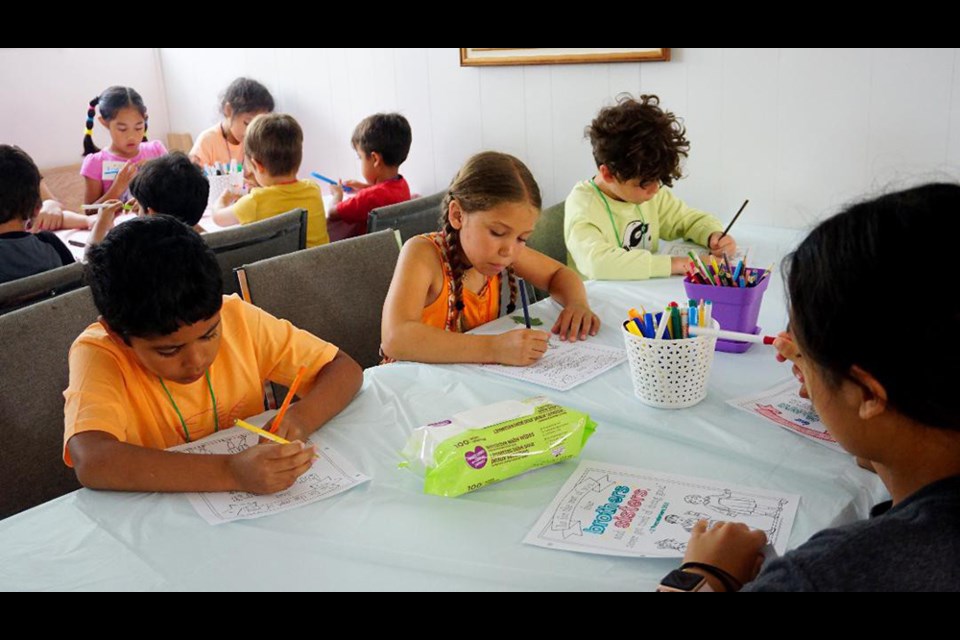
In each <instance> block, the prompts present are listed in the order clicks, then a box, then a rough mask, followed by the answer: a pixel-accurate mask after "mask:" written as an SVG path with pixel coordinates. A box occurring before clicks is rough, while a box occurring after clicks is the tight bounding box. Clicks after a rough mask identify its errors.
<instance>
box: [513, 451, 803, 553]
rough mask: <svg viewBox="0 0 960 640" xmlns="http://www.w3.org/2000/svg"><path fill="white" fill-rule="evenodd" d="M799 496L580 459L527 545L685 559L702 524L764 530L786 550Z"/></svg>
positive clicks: (779, 550) (532, 531)
mask: <svg viewBox="0 0 960 640" xmlns="http://www.w3.org/2000/svg"><path fill="white" fill-rule="evenodd" d="M799 504H800V496H797V495H791V494H785V493H775V492H772V491H764V490H761V489H751V488H747V487H739V486H735V485H731V484H727V483H723V482H718V481H715V480H703V479H700V478H691V477H687V476H678V475H672V474H666V473H660V472H654V471H646V470H644V469H635V468H632V467H625V466H620V465H613V464H607V463H601V462H593V461H589V460H584V461H582V462H581V463H580V465H579V466H578V467H577V469H576V471H574V472H573V474H572V475H571V476H570V478H569V479H568V480H567V482H566V483H564V485H563V487H562V488H561V489H560V492H559V493H558V494H557V496H556V498H554V499H553V502H551V503H550V506H549V507H548V508H547V510H546V511H544V512H543V514H542V515H541V516H540V518H539V520H537V523H536V524H535V525H534V527H533V529H532V530H531V531H530V533H528V534H527V536H526V538H524V542H525V543H527V544H532V545H537V546H540V547H547V548H549V549H562V550H566V551H580V552H583V553H596V554H601V555H612V556H633V557H668V558H672V557H682V556H683V554H684V552H685V551H686V549H687V541H688V540H689V539H690V531H691V530H692V529H693V526H694V525H695V524H696V523H697V521H699V520H707V521H708V522H710V523H713V522H716V521H719V520H728V521H729V520H732V521H736V522H743V523H744V524H747V525H748V526H750V527H751V528H754V529H762V530H763V531H765V532H766V534H767V539H768V541H769V542H770V544H771V545H772V546H773V547H774V549H776V551H777V552H778V553H780V554H783V553H784V552H785V551H786V548H787V539H788V538H789V536H790V530H791V529H792V528H793V520H794V518H795V517H796V513H797V507H798V506H799Z"/></svg>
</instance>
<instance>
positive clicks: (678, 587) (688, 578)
mask: <svg viewBox="0 0 960 640" xmlns="http://www.w3.org/2000/svg"><path fill="white" fill-rule="evenodd" d="M657 591H665V592H669V591H683V592H687V593H690V592H693V591H703V592H707V591H713V589H711V588H710V583H709V582H707V578H706V576H702V575H700V574H699V573H690V572H689V571H684V570H682V569H674V570H673V571H671V572H670V573H668V574H667V575H665V576H663V579H662V580H660V586H658V587H657Z"/></svg>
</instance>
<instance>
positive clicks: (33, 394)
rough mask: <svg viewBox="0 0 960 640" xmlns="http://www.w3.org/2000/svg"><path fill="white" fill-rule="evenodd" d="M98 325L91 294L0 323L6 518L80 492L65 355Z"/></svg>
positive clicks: (0, 501) (75, 294) (1, 494)
mask: <svg viewBox="0 0 960 640" xmlns="http://www.w3.org/2000/svg"><path fill="white" fill-rule="evenodd" d="M96 319H97V308H96V306H94V304H93V296H92V295H91V294H90V288H89V287H83V288H82V289H78V290H77V291H71V292H70V293H67V294H64V295H62V296H57V297H56V298H53V299H52V300H46V301H44V302H39V303H37V304H34V305H31V306H29V307H26V308H24V309H20V310H18V311H14V312H12V313H8V314H6V315H4V316H0V345H2V347H0V371H2V372H3V373H2V375H0V415H2V416H3V420H2V422H0V438H2V440H3V446H2V447H0V486H2V487H3V490H2V491H0V518H5V517H7V516H9V515H12V514H14V513H17V512H18V511H22V510H24V509H28V508H30V507H32V506H35V505H38V504H40V503H42V502H46V501H47V500H52V499H53V498H56V497H57V496H60V495H63V494H64V493H67V492H69V491H73V490H74V489H78V488H79V487H80V484H79V483H78V482H77V477H76V474H75V473H74V472H73V470H72V469H70V468H69V467H67V466H66V465H65V464H64V463H63V404H64V400H63V391H64V390H65V389H66V388H67V382H68V368H67V354H68V353H69V351H70V345H71V344H73V341H74V340H75V339H76V338H77V336H78V335H80V333H81V332H82V331H83V330H84V329H85V328H86V327H87V325H89V324H90V323H92V322H95V321H96Z"/></svg>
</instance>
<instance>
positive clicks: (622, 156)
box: [585, 93, 690, 187]
mask: <svg viewBox="0 0 960 640" xmlns="http://www.w3.org/2000/svg"><path fill="white" fill-rule="evenodd" d="M585 133H586V136H587V137H588V138H590V144H591V145H592V146H593V159H594V160H595V161H596V163H597V166H598V167H599V166H600V165H606V167H607V169H609V170H610V172H611V173H612V174H613V175H614V177H615V178H616V179H617V180H620V181H621V182H626V181H628V180H633V179H634V178H638V179H639V180H640V184H645V183H647V182H652V181H655V180H659V181H660V182H661V183H663V184H664V185H666V186H668V187H672V186H673V181H674V180H679V179H680V177H681V176H682V172H681V170H680V161H681V158H686V157H687V153H688V152H689V151H690V142H689V141H688V140H687V139H686V137H685V136H686V133H687V130H686V129H685V128H684V126H683V124H681V123H680V121H679V120H678V119H677V117H676V116H675V115H674V114H673V113H672V112H670V111H664V110H663V109H661V108H660V98H658V97H657V96H653V95H642V96H640V100H634V99H633V96H631V95H629V94H626V93H621V94H620V95H618V96H617V104H616V105H614V106H612V107H604V108H603V109H601V110H600V113H599V114H597V117H596V118H594V119H593V122H591V123H590V126H589V127H587V128H586V131H585Z"/></svg>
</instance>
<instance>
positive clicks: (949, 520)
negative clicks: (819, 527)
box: [743, 476, 960, 591]
mask: <svg viewBox="0 0 960 640" xmlns="http://www.w3.org/2000/svg"><path fill="white" fill-rule="evenodd" d="M743 590H744V591H960V476H954V477H952V478H947V479H945V480H940V481H938V482H934V483H933V484H929V485H927V486H926V487H924V488H923V489H920V490H919V491H917V492H916V493H914V494H913V495H910V496H908V497H907V499H906V500H904V501H903V502H901V503H900V504H898V505H896V506H895V507H890V503H889V502H885V503H882V504H879V505H877V506H876V507H874V509H873V510H872V511H871V513H870V519H869V520H864V521H861V522H855V523H853V524H849V525H846V526H844V527H838V528H836V529H826V530H825V531H821V532H820V533H818V534H816V535H814V536H813V537H812V538H810V540H808V541H807V542H805V543H804V544H802V545H801V546H799V547H798V548H796V549H794V550H793V551H790V552H789V553H787V554H786V555H784V556H783V557H782V558H777V559H776V560H773V561H771V562H770V563H769V565H768V566H766V567H764V569H763V571H761V572H760V575H759V576H757V579H756V580H754V581H753V582H751V583H749V584H747V585H746V586H745V587H744V588H743Z"/></svg>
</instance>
